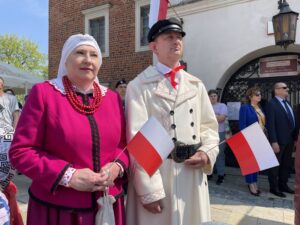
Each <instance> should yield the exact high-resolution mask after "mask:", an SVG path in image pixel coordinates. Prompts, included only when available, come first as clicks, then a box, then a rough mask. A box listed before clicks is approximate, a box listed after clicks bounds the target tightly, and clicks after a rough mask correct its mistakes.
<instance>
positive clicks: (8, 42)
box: [0, 34, 48, 77]
mask: <svg viewBox="0 0 300 225" xmlns="http://www.w3.org/2000/svg"><path fill="white" fill-rule="evenodd" d="M0 61H2V62H5V63H8V64H12V65H14V66H15V67H17V68H19V69H21V70H24V71H27V72H30V73H33V74H35V75H39V76H42V77H47V75H48V65H47V64H46V61H47V55H45V54H43V53H41V52H39V50H38V45H37V44H36V43H34V42H32V41H30V40H28V39H25V38H19V37H18V36H16V35H13V34H4V35H0Z"/></svg>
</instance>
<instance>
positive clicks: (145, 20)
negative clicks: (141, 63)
mask: <svg viewBox="0 0 300 225" xmlns="http://www.w3.org/2000/svg"><path fill="white" fill-rule="evenodd" d="M149 10H150V6H149V5H146V6H142V7H141V17H140V46H147V45H148V40H147V34H148V31H149Z"/></svg>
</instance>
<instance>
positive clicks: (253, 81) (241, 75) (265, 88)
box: [221, 52, 300, 166]
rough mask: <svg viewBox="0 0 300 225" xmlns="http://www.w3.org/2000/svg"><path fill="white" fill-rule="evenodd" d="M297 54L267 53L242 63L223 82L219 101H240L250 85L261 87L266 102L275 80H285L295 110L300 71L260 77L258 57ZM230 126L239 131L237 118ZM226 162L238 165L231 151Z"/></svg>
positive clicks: (233, 130)
mask: <svg viewBox="0 0 300 225" xmlns="http://www.w3.org/2000/svg"><path fill="white" fill-rule="evenodd" d="M287 55H288V56H297V58H298V60H299V59H300V54H299V53H292V52H287V53H277V54H268V55H263V56H261V57H257V58H255V59H253V60H251V61H250V62H248V63H246V64H244V65H243V66H241V67H240V68H239V69H237V70H236V72H234V73H233V74H232V76H231V77H230V79H229V80H228V81H227V83H226V84H225V86H224V88H223V89H222V95H221V102H223V103H225V104H226V103H228V102H242V101H243V98H244V96H245V93H246V90H247V89H248V88H249V87H252V86H258V87H260V88H261V92H262V98H263V102H267V101H268V100H270V99H271V98H272V89H273V86H274V84H275V83H276V82H285V83H286V84H287V85H288V87H289V89H290V95H289V99H288V100H289V101H290V102H291V105H292V106H293V108H294V110H296V107H297V105H298V104H299V103H300V73H299V72H298V73H297V75H292V76H289V75H288V74H283V75H281V76H270V77H261V76H260V73H259V67H260V59H261V58H266V57H277V56H287ZM297 64H298V65H297V66H298V67H299V64H300V63H299V61H297ZM229 124H230V128H231V130H232V132H233V133H236V132H238V131H239V123H238V120H229ZM226 163H227V164H228V165H229V166H238V165H237V163H236V161H235V158H234V156H233V155H232V153H231V151H230V150H229V151H227V152H226Z"/></svg>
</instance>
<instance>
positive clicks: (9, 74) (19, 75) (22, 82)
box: [0, 61, 44, 94]
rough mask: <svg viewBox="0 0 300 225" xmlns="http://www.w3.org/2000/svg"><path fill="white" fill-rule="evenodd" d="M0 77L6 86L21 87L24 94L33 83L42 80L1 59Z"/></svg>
mask: <svg viewBox="0 0 300 225" xmlns="http://www.w3.org/2000/svg"><path fill="white" fill-rule="evenodd" d="M0 77H2V78H3V79H4V81H5V87H6V88H13V89H18V90H20V89H21V90H22V91H23V93H25V94H27V93H28V89H31V88H32V86H33V85H34V84H36V83H40V82H43V81H44V80H43V79H41V78H38V77H35V76H34V75H32V74H30V73H28V72H24V71H22V70H20V69H18V68H16V67H15V66H13V65H10V64H7V63H4V62H1V61H0Z"/></svg>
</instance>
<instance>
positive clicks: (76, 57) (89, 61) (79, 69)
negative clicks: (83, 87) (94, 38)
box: [65, 45, 100, 85]
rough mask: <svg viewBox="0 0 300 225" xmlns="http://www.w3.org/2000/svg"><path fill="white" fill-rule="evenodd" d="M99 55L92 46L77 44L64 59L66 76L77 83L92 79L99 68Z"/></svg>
mask: <svg viewBox="0 0 300 225" xmlns="http://www.w3.org/2000/svg"><path fill="white" fill-rule="evenodd" d="M99 57H100V56H99V54H98V52H97V50H96V49H95V48H94V47H92V46H90V45H80V46H78V47H77V48H75V49H74V50H73V51H72V52H71V54H70V55H69V56H68V58H67V60H66V64H65V65H66V69H67V71H68V74H67V76H68V77H69V79H70V80H71V81H72V82H73V83H75V84H77V85H80V84H84V83H86V82H92V81H94V80H95V78H96V76H97V74H98V71H99V69H100V63H99Z"/></svg>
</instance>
